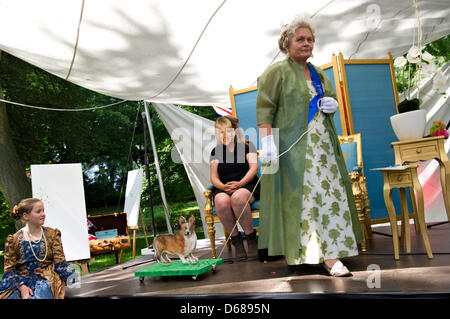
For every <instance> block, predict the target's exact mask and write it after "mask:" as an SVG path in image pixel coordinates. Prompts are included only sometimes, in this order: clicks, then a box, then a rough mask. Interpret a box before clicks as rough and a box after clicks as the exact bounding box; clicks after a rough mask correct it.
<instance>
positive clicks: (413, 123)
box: [391, 110, 427, 141]
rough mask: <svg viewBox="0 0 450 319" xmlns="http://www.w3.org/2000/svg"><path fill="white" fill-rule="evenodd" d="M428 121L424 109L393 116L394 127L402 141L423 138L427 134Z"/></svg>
mask: <svg viewBox="0 0 450 319" xmlns="http://www.w3.org/2000/svg"><path fill="white" fill-rule="evenodd" d="M426 122H427V113H426V112H425V111H424V110H417V111H411V112H405V113H399V114H396V115H393V116H391V125H392V128H393V130H394V133H395V135H397V138H398V139H399V140H400V141H402V140H413V139H418V138H422V137H423V136H424V135H425V125H426Z"/></svg>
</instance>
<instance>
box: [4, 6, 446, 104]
mask: <svg viewBox="0 0 450 319" xmlns="http://www.w3.org/2000/svg"><path fill="white" fill-rule="evenodd" d="M418 4H419V14H420V22H421V27H422V32H423V41H422V42H423V44H425V43H428V42H431V41H433V40H436V39H438V38H441V37H442V36H445V35H447V34H449V30H450V22H449V19H448V17H449V16H450V6H449V3H448V1H446V0H427V1H418ZM299 14H301V15H305V16H309V17H312V18H311V21H312V22H313V24H314V25H315V27H316V46H315V49H314V57H313V58H312V60H311V61H312V62H313V63H315V64H317V65H321V64H325V63H328V62H330V59H331V55H332V53H333V52H335V53H336V54H337V53H338V52H339V51H341V52H342V53H343V55H344V57H345V58H353V59H356V58H364V59H369V58H386V54H387V52H388V50H390V51H391V52H392V55H393V56H394V57H396V56H398V55H400V54H403V53H405V52H406V51H407V50H408V48H409V47H410V46H411V44H412V39H413V34H414V28H415V26H416V24H417V19H416V18H415V10H414V6H413V4H412V1H411V0H401V1H400V0H399V1H392V0H380V1H376V2H374V1H372V0H361V1H355V0H331V1H330V0H317V1H292V0H276V1H275V0H248V1H236V0H234V1H233V0H197V1H181V0H178V1H177V0H154V1H132V2H126V1H121V0H109V1H93V0H91V1H88V0H67V1H59V0H41V1H32V0H28V1H27V0H2V1H1V2H0V50H3V51H6V52H8V53H10V54H12V55H14V56H17V57H19V58H21V59H23V60H25V61H27V62H29V63H31V64H34V65H36V66H38V67H40V68H43V69H44V70H46V71H49V72H51V73H53V74H55V75H57V76H60V77H62V78H67V79H68V80H69V81H71V82H74V83H76V84H78V85H80V86H83V87H86V88H89V89H92V90H94V91H97V92H100V93H104V94H106V95H109V96H113V97H117V98H122V99H128V100H148V101H151V102H159V103H173V104H185V105H197V106H200V105H214V106H227V105H229V97H228V88H229V86H230V85H233V87H234V88H235V89H240V88H245V87H248V86H251V85H254V84H255V83H256V79H257V77H258V76H259V75H260V74H261V73H262V72H263V71H264V69H265V68H266V67H267V66H268V65H270V64H271V63H272V61H273V60H274V58H275V60H277V59H281V58H283V56H282V54H279V51H278V46H277V40H278V36H279V34H280V29H281V25H282V24H285V23H287V22H290V21H291V19H292V18H293V17H294V16H295V15H299ZM416 35H417V33H416ZM72 62H73V65H72Z"/></svg>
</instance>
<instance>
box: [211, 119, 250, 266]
mask: <svg viewBox="0 0 450 319" xmlns="http://www.w3.org/2000/svg"><path fill="white" fill-rule="evenodd" d="M215 128H216V137H217V146H216V147H215V148H214V149H213V150H212V151H211V160H210V163H211V165H210V178H211V182H212V185H213V186H214V189H213V199H214V205H215V208H216V214H217V216H218V217H219V219H220V221H221V222H222V224H223V226H224V227H225V230H226V231H227V233H229V234H230V235H231V242H232V244H233V246H234V247H235V250H236V258H237V259H239V260H244V259H247V253H246V252H245V248H244V245H243V240H242V236H241V235H240V234H239V231H238V229H237V227H234V226H235V224H236V221H237V220H238V219H239V215H240V214H241V213H242V216H241V217H240V219H239V224H240V225H241V227H242V229H243V230H244V233H245V238H246V239H247V244H248V247H249V251H250V250H251V251H252V254H253V253H254V254H255V255H256V253H257V237H256V232H255V231H253V219H252V215H251V211H250V205H251V204H252V203H253V202H254V201H255V200H257V199H259V184H258V186H257V188H256V189H255V192H254V193H253V196H251V193H252V191H253V189H254V188H255V185H256V184H257V181H258V177H257V176H256V174H257V173H258V155H257V153H256V148H255V146H254V145H253V144H252V143H251V142H249V141H246V140H245V139H244V138H243V137H241V135H242V134H239V133H240V132H239V130H238V120H237V118H233V117H219V118H218V119H217V120H216V122H215ZM250 196H251V198H250V201H249V203H248V205H246V204H247V201H248V200H249V197H250ZM244 206H245V208H244Z"/></svg>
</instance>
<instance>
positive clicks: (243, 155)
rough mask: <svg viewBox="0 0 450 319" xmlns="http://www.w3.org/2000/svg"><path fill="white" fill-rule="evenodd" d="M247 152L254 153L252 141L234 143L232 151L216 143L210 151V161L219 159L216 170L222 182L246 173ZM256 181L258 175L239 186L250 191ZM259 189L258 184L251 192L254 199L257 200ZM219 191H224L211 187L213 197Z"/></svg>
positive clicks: (233, 179)
mask: <svg viewBox="0 0 450 319" xmlns="http://www.w3.org/2000/svg"><path fill="white" fill-rule="evenodd" d="M248 153H256V148H255V146H254V145H253V143H252V142H248V144H246V143H236V145H235V147H234V150H233V151H230V150H229V149H228V147H227V146H225V145H223V144H221V145H217V146H216V147H215V148H214V149H213V150H212V151H211V160H210V161H213V160H218V161H219V166H218V168H217V172H218V175H219V179H220V181H221V182H222V183H223V184H226V183H228V182H232V181H236V182H238V181H240V180H241V179H242V178H243V177H244V176H245V175H246V174H247V172H248V171H249V169H250V166H249V164H248V161H247V154H248ZM257 182H258V177H257V176H255V178H254V179H253V180H252V181H250V182H249V183H247V184H246V185H244V186H242V187H241V188H245V189H248V191H249V192H250V193H251V192H252V191H253V189H254V188H255V185H256V184H257ZM259 191H260V187H259V184H258V186H257V188H256V189H255V192H254V193H253V197H255V200H259ZM219 193H225V191H223V190H220V189H218V188H215V187H213V198H214V197H215V196H216V195H217V194H219Z"/></svg>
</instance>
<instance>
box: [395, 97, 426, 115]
mask: <svg viewBox="0 0 450 319" xmlns="http://www.w3.org/2000/svg"><path fill="white" fill-rule="evenodd" d="M397 108H398V112H399V113H405V112H411V111H416V110H418V109H419V108H420V100H419V99H410V100H408V99H405V100H403V101H401V102H400V103H399V104H398V106H397Z"/></svg>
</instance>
